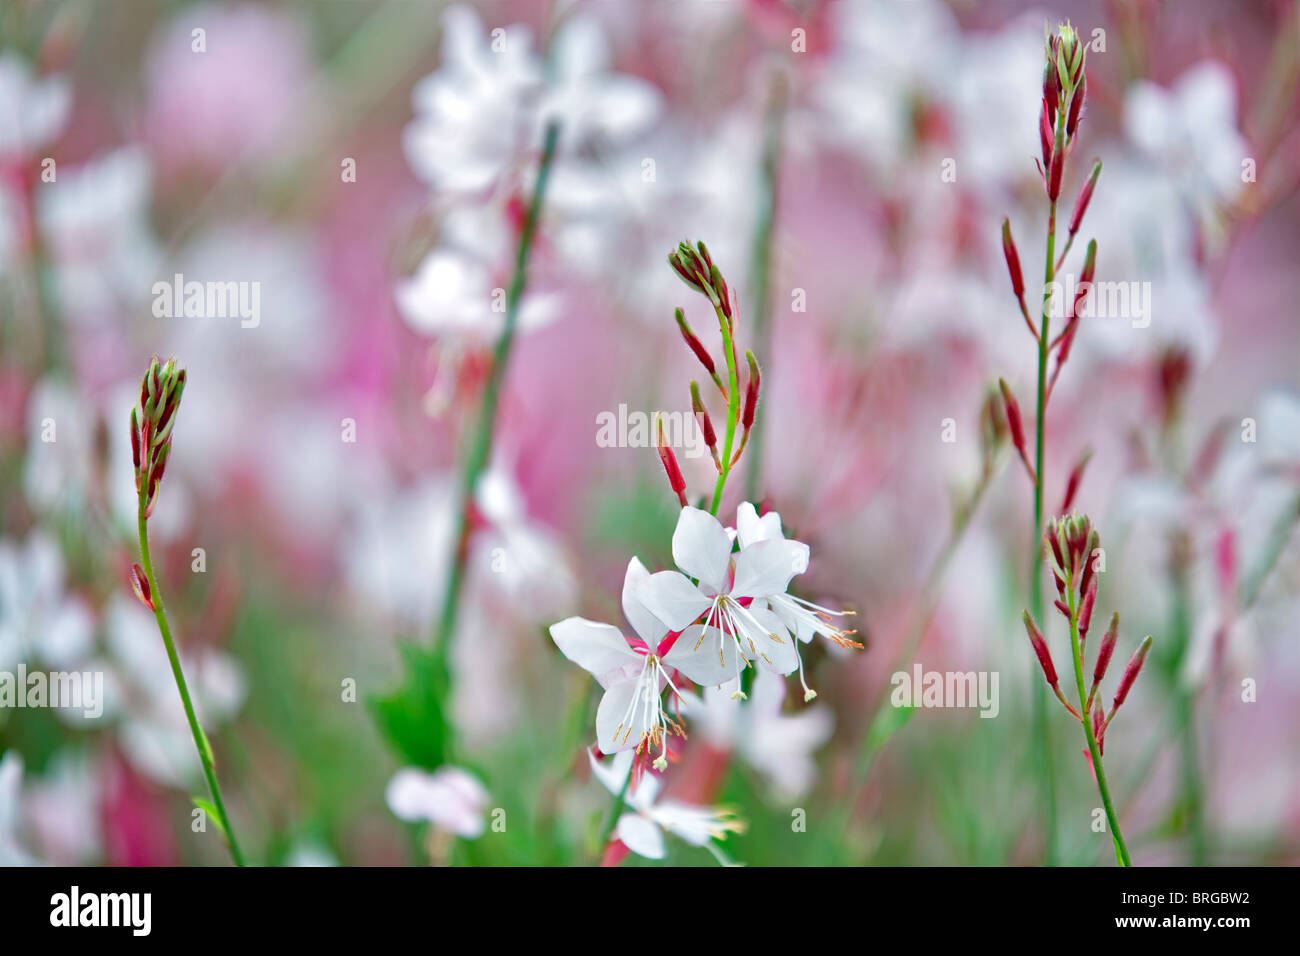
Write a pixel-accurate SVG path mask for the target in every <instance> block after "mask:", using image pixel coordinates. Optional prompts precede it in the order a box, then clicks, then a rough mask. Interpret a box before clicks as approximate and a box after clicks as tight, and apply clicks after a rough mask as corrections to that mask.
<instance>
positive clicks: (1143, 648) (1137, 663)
mask: <svg viewBox="0 0 1300 956" xmlns="http://www.w3.org/2000/svg"><path fill="white" fill-rule="evenodd" d="M1150 650H1151V635H1150V634H1148V635H1147V636H1146V637H1144V638H1143V639H1142V643H1141V644H1139V645H1138V649H1137V650H1136V651H1135V652H1134V654H1133V656H1132V657H1131V658H1129V662H1128V666H1127V667H1125V668H1124V676H1123V677H1121V678H1120V682H1119V689H1118V690H1117V691H1115V699H1114V700H1113V701H1112V702H1111V712H1112V713H1114V712H1115V711H1116V710H1118V709H1119V705H1120V704H1122V703H1124V699H1125V698H1126V697H1128V692H1129V690H1131V689H1132V687H1133V682H1134V681H1135V680H1137V676H1138V674H1139V673H1141V671H1142V665H1143V664H1145V663H1146V659H1147V652H1148V651H1150Z"/></svg>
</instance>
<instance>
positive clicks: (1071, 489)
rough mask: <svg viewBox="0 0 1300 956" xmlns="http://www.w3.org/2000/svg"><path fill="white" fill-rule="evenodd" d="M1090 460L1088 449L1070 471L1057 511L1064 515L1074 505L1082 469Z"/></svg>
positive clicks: (1081, 477)
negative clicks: (1063, 496)
mask: <svg viewBox="0 0 1300 956" xmlns="http://www.w3.org/2000/svg"><path fill="white" fill-rule="evenodd" d="M1091 460H1092V450H1091V449H1089V450H1088V451H1086V452H1084V453H1083V456H1082V457H1081V458H1080V459H1079V461H1078V464H1076V465H1075V466H1074V468H1073V469H1072V470H1071V471H1070V477H1069V479H1068V480H1067V481H1066V483H1065V498H1064V499H1062V501H1061V507H1060V509H1059V510H1060V512H1061V513H1062V514H1065V512H1067V511H1069V510H1070V505H1072V504H1074V497H1075V495H1076V494H1078V492H1079V484H1080V483H1081V482H1082V481H1083V472H1084V469H1086V468H1087V467H1088V462H1089V461H1091ZM1089 553H1091V552H1089Z"/></svg>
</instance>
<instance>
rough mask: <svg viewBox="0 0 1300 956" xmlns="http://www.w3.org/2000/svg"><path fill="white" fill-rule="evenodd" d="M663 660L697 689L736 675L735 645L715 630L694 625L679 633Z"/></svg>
mask: <svg viewBox="0 0 1300 956" xmlns="http://www.w3.org/2000/svg"><path fill="white" fill-rule="evenodd" d="M663 661H664V663H665V664H666V665H668V666H669V667H674V668H676V669H677V670H679V671H681V672H682V673H683V674H685V675H686V676H687V677H689V678H690V679H691V680H693V681H695V683H697V684H700V685H701V686H711V685H717V684H723V683H725V682H727V681H729V680H731V679H732V678H733V677H735V676H736V642H735V641H734V640H732V639H731V638H730V637H728V636H727V635H725V634H723V633H722V632H721V631H720V630H718V629H717V628H716V627H707V628H706V627H705V626H704V625H703V624H695V625H692V626H691V627H688V628H687V629H686V630H684V631H683V632H682V634H681V636H680V637H678V638H677V641H676V642H675V643H674V644H673V646H672V648H671V649H669V651H668V653H667V654H665V655H664V657H663Z"/></svg>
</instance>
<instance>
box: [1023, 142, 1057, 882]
mask: <svg viewBox="0 0 1300 956" xmlns="http://www.w3.org/2000/svg"><path fill="white" fill-rule="evenodd" d="M1062 122H1063V120H1062V119H1060V118H1058V121H1057V129H1058V136H1057V140H1058V146H1057V148H1058V149H1059V148H1061V146H1060V138H1061V130H1062V126H1061V123H1062ZM1055 256H1056V203H1055V202H1053V203H1052V205H1051V211H1050V212H1049V214H1048V220H1047V254H1046V256H1045V261H1046V265H1045V266H1044V270H1043V311H1042V318H1041V320H1040V321H1039V325H1038V389H1037V401H1036V408H1037V414H1036V420H1035V422H1034V439H1035V441H1034V528H1033V536H1032V540H1031V544H1030V552H1029V554H1030V563H1029V567H1030V576H1029V608H1030V613H1031V614H1033V616H1034V620H1036V621H1041V620H1042V619H1043V591H1042V584H1041V582H1040V581H1039V572H1038V569H1039V566H1040V563H1041V561H1040V557H1041V554H1042V547H1043V541H1042V533H1043V484H1044V483H1043V464H1044V461H1043V459H1044V453H1043V451H1044V440H1043V436H1044V431H1045V424H1046V421H1047V358H1048V351H1049V350H1048V344H1049V343H1050V342H1051V338H1050V336H1049V326H1050V323H1051V297H1052V283H1053V282H1054V281H1055V279H1056V258H1055ZM1033 708H1034V737H1035V743H1036V749H1037V750H1038V751H1039V759H1038V760H1037V761H1036V763H1038V765H1039V767H1040V770H1041V774H1042V781H1041V782H1042V787H1043V803H1044V805H1045V807H1046V812H1047V863H1048V865H1049V866H1055V865H1056V862H1057V858H1058V852H1059V851H1058V846H1057V834H1056V771H1055V765H1054V761H1053V756H1052V742H1051V739H1050V736H1049V728H1048V722H1047V690H1046V688H1045V687H1044V686H1043V685H1042V684H1041V683H1038V682H1035V690H1034V696H1033Z"/></svg>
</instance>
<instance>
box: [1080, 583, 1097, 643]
mask: <svg viewBox="0 0 1300 956" xmlns="http://www.w3.org/2000/svg"><path fill="white" fill-rule="evenodd" d="M1096 603H1097V577H1096V575H1093V577H1092V579H1091V580H1090V581H1089V582H1088V585H1087V587H1085V588H1084V590H1083V600H1082V601H1081V602H1080V603H1079V640H1080V641H1084V640H1086V639H1087V637H1088V625H1089V624H1091V623H1092V608H1093V605H1095V604H1096Z"/></svg>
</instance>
